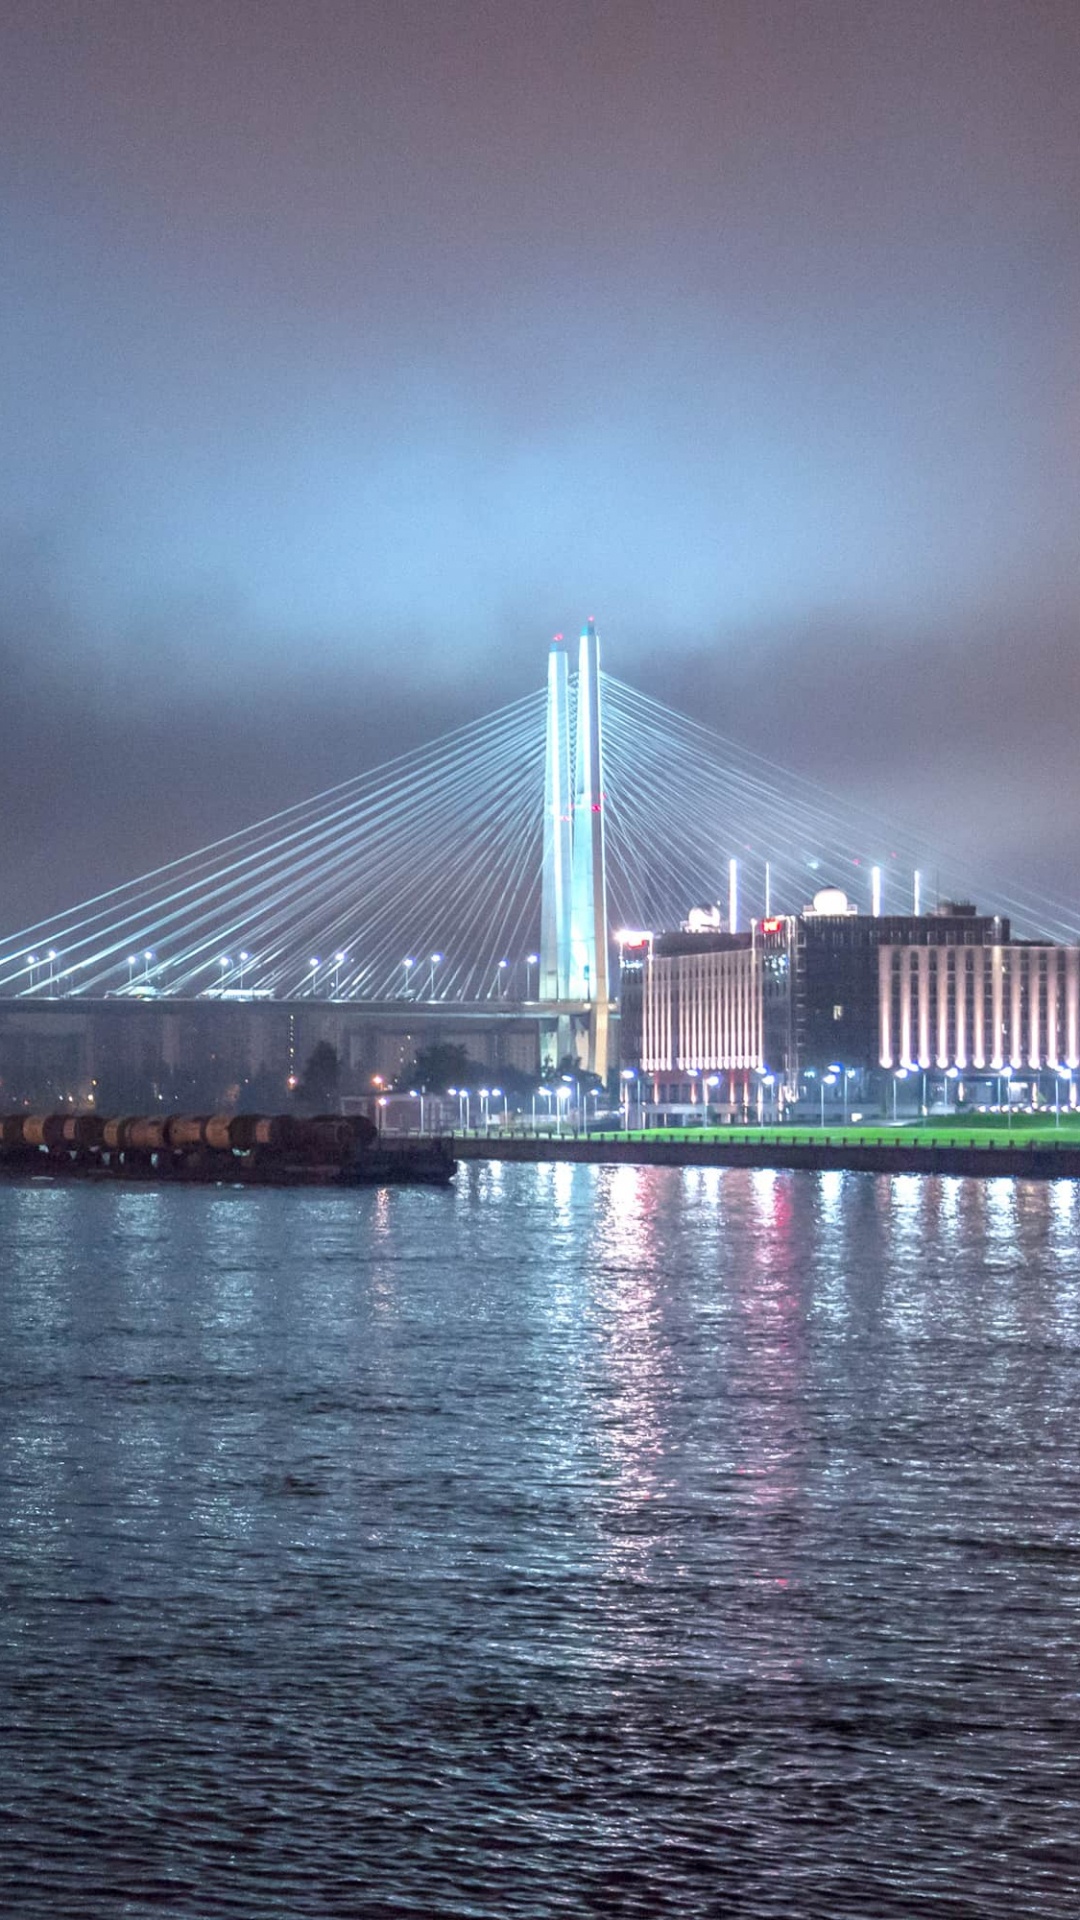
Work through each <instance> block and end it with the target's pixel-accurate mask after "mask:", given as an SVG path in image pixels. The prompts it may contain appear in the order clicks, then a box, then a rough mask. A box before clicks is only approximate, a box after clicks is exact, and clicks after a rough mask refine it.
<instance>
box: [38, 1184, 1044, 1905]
mask: <svg viewBox="0 0 1080 1920" xmlns="http://www.w3.org/2000/svg"><path fill="white" fill-rule="evenodd" d="M1078 1219H1080V1215H1078V1207H1077V1196H1076V1192H1075V1189H1074V1187H1073V1186H1072V1185H1071V1184H1069V1183H1066V1182H1054V1183H1038V1182H1030V1183H1020V1182H1008V1181H987V1182H985V1183H981V1182H977V1181H966V1180H959V1179H952V1178H949V1179H940V1180H938V1179H925V1180H924V1179H920V1178H916V1177H914V1176H902V1177H899V1178H895V1179H888V1178H885V1177H882V1176H875V1175H855V1174H839V1173H831V1174H824V1175H821V1176H812V1175H807V1174H799V1173H783V1172H773V1171H746V1170H731V1171H720V1170H718V1169H693V1170H690V1169H686V1170H680V1169H674V1168H640V1169H635V1168H630V1167H618V1168H588V1167H573V1166H570V1165H553V1166H544V1167H538V1168H535V1169H530V1168H525V1167H512V1166H505V1167H503V1166H498V1165H495V1166H489V1167H485V1166H482V1165H477V1164H473V1165H470V1166H469V1167H468V1168H463V1169H462V1172H461V1175H460V1177H459V1180H458V1182H457V1185H456V1188H455V1190H454V1192H452V1193H449V1194H446V1193H428V1192H423V1191H409V1190H405V1189H402V1190H399V1191H390V1190H388V1191H380V1192H372V1193H358V1194H355V1195H349V1196H347V1197H346V1196H341V1195H328V1194H320V1193H312V1192H273V1191H266V1192H260V1193H253V1192H207V1191H200V1190H192V1191H189V1192H183V1191H177V1192H169V1191H166V1190H148V1191H145V1192H113V1193H110V1192H108V1191H95V1190H90V1189H75V1188H63V1189H60V1188H55V1189H54V1188H49V1187H45V1186H34V1187H17V1186H12V1187H7V1188H3V1189H0V1261H2V1266H0V1423H2V1440H3V1446H2V1450H0V1577H2V1579H3V1583H4V1593H3V1598H4V1609H3V1614H2V1616H0V1620H2V1624H0V1649H2V1652H0V1664H2V1668H3V1674H2V1678H3V1681H4V1683H5V1685H6V1694H5V1698H6V1700H7V1703H8V1708H7V1725H6V1728H5V1734H6V1737H5V1739H4V1740H3V1741H2V1742H0V1813H3V1814H4V1815H6V1818H5V1820H4V1822H3V1824H2V1826H0V1911H2V1912H3V1913H4V1914H5V1916H6V1915H7V1914H8V1913H11V1914H12V1915H17V1916H18V1920H24V1916H25V1920H46V1916H48V1920H53V1916H54V1915H57V1914H60V1913H63V1914H65V1915H69V1914H70V1915H77V1916H86V1920H121V1917H122V1920H132V1916H134V1917H135V1920H144V1917H146V1916H149V1915H150V1914H152V1913H157V1912H158V1911H160V1909H161V1907H162V1906H163V1905H164V1906H165V1907H166V1908H167V1910H169V1911H172V1912H173V1913H178V1914H182V1915H185V1916H190V1920H215V1916H216V1915H218V1914H222V1915H224V1914H226V1913H230V1914H248V1915H251V1916H252V1917H253V1920H254V1917H255V1916H259V1920H262V1917H263V1916H267V1917H268V1920H276V1917H278V1916H280V1917H281V1920H292V1916H302V1915H306V1914H311V1915H320V1916H321V1915H329V1914H337V1913H341V1914H369V1913H370V1914H374V1915H381V1914H384V1913H385V1914H412V1913H417V1914H420V1913H423V1914H425V1915H426V1914H433V1915H434V1914H438V1915H442V1914H446V1915H460V1916H462V1920H464V1916H466V1915H468V1916H472V1917H473V1920H475V1917H476V1916H478V1915H479V1916H487V1915H490V1916H492V1920H495V1916H499V1917H500V1920H501V1916H503V1915H507V1916H511V1917H512V1916H516V1915H521V1916H529V1920H534V1916H535V1920H544V1916H546V1915H549V1914H550V1915H552V1916H554V1915H563V1914H565V1915H568V1916H570V1915H580V1914H588V1913H597V1914H608V1913H620V1914H627V1915H640V1916H642V1920H652V1917H653V1916H656V1915H659V1916H663V1915H665V1914H672V1915H687V1916H690V1915H695V1916H696V1915H699V1914H704V1913H713V1912H717V1913H720V1912H724V1913H732V1914H736V1915H746V1916H750V1920H758V1917H759V1916H760V1917H761V1920H764V1917H765V1916H772V1915H776V1916H799V1920H802V1917H803V1916H808V1917H810V1916H814V1917H817V1920H832V1917H833V1916H841V1915H853V1916H856V1915H857V1916H869V1915H874V1916H879V1915H880V1916H885V1920H907V1917H908V1916H909V1915H910V1914H912V1913H915V1912H919V1913H926V1914H930V1915H933V1914H935V1913H941V1914H942V1915H949V1916H952V1915H971V1916H972V1920H976V1916H977V1920H984V1916H989V1917H990V1920H993V1916H996V1915H999V1914H1000V1915H1002V1916H1004V1915H1005V1914H1006V1913H1007V1914H1008V1915H1009V1916H1010V1920H1012V1917H1013V1916H1014V1915H1015V1914H1016V1913H1017V1912H1023V1913H1024V1914H1025V1915H1032V1916H1036V1920H1038V1917H1039V1916H1046V1917H1047V1920H1049V1917H1050V1916H1057V1915H1061V1916H1065V1915H1066V1914H1067V1915H1068V1916H1069V1917H1070V1920H1073V1917H1074V1916H1075V1914H1076V1913H1077V1912H1078V1911H1080V1877H1078V1873H1077V1865H1076V1856H1075V1853H1074V1851H1073V1848H1074V1845H1075V1839H1074V1835H1075V1827H1076V1808H1075V1798H1076V1796H1075V1745H1076V1739H1075V1729H1076V1712H1075V1698H1076V1689H1075V1680H1074V1663H1075V1631H1076V1621H1077V1616H1078V1609H1080V1524H1078V1521H1077V1514H1078V1512H1080V1498H1078V1496H1080V1440H1078V1429H1077V1421H1076V1406H1077V1404H1078V1394H1077V1388H1078V1385H1080V1379H1078V1370H1080V1269H1078V1263H1077V1257H1076V1237H1077V1226H1078Z"/></svg>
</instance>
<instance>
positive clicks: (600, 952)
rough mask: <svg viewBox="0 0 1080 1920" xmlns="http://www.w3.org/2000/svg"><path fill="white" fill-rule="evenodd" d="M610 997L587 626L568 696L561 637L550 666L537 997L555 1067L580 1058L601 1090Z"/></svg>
mask: <svg viewBox="0 0 1080 1920" xmlns="http://www.w3.org/2000/svg"><path fill="white" fill-rule="evenodd" d="M571 709H573V719H574V726H573V739H574V746H573V754H572V755H571V731H572V729H571ZM610 991H611V986H610V961H609V937H608V914H607V876H606V872H605V864H604V777H603V746H602V733H601V713H600V641H599V638H598V637H597V632H596V627H595V625H594V623H593V622H592V621H591V620H590V621H589V622H588V624H587V625H586V627H585V630H584V632H583V633H582V635H581V640H580V643H579V648H578V667H577V674H576V676H575V678H574V683H573V695H572V696H571V682H570V663H569V659H568V657H567V653H566V650H565V648H564V646H563V644H562V636H561V635H559V636H557V637H556V639H555V641H554V642H553V644H552V648H551V654H550V657H549V660H548V707H547V751H546V761H545V781H544V861H543V881H542V889H541V914H540V997H541V999H543V1000H550V1001H553V1002H555V1003H558V1005H559V1014H558V1019H557V1022H556V1032H555V1036H554V1037H555V1041H556V1048H557V1057H558V1058H562V1057H563V1056H564V1055H565V1054H567V1053H576V1054H577V1056H578V1058H579V1059H580V1060H581V1062H582V1065H584V1066H586V1067H587V1068H588V1069H589V1071H590V1072H592V1073H597V1074H599V1075H600V1077H601V1078H602V1079H605V1080H606V1078H607V1071H608V1020H609V1013H610Z"/></svg>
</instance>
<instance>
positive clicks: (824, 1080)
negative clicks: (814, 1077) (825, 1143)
mask: <svg viewBox="0 0 1080 1920" xmlns="http://www.w3.org/2000/svg"><path fill="white" fill-rule="evenodd" d="M835 1085H836V1075H835V1073H823V1074H822V1076H821V1124H822V1126H823V1127H824V1125H825V1089H826V1087H835Z"/></svg>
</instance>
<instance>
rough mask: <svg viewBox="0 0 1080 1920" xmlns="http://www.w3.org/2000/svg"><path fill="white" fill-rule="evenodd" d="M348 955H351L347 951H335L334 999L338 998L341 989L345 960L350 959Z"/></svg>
mask: <svg viewBox="0 0 1080 1920" xmlns="http://www.w3.org/2000/svg"><path fill="white" fill-rule="evenodd" d="M348 957H349V956H348V954H347V953H335V955H334V999H335V1000H336V999H337V998H338V995H339V993H340V991H341V969H342V967H343V966H344V965H345V962H346V960H347V959H348Z"/></svg>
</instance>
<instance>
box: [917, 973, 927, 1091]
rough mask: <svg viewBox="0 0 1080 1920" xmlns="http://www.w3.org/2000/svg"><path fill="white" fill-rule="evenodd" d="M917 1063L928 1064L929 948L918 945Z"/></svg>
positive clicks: (923, 1065)
mask: <svg viewBox="0 0 1080 1920" xmlns="http://www.w3.org/2000/svg"><path fill="white" fill-rule="evenodd" d="M917 951H918V956H919V1065H920V1067H928V1066H929V1065H930V949H929V947H919V948H918V949H917Z"/></svg>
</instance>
